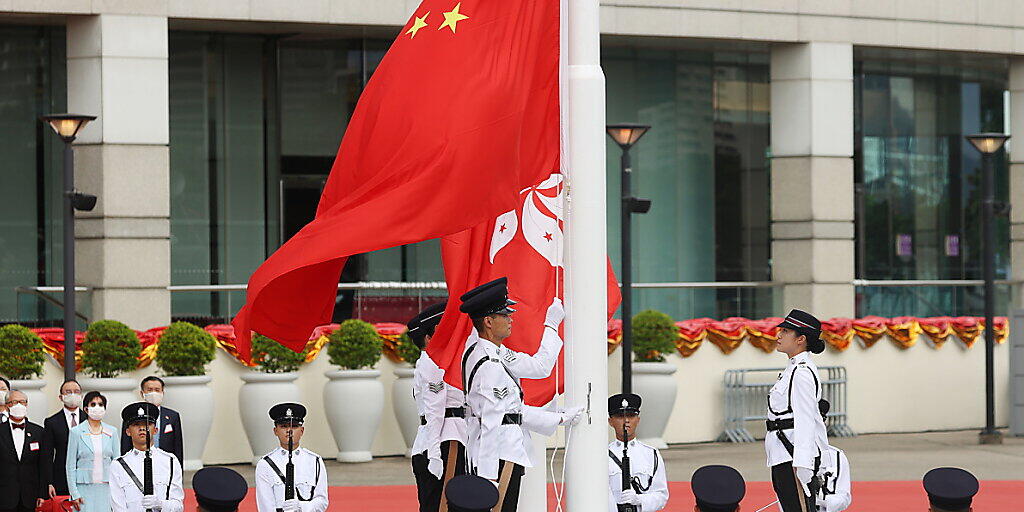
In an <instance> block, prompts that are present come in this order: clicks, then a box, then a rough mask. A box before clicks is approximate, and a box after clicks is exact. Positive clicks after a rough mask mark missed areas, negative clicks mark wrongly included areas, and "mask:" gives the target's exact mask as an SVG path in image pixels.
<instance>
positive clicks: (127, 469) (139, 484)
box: [117, 456, 174, 500]
mask: <svg viewBox="0 0 1024 512" xmlns="http://www.w3.org/2000/svg"><path fill="white" fill-rule="evenodd" d="M117 462H119V463H121V467H122V468H124V471H125V473H128V477H129V478H131V479H132V482H135V487H138V488H139V492H142V493H144V492H145V491H143V490H142V482H140V481H139V477H137V476H135V472H134V471H132V468H130V467H128V463H127V462H125V461H124V457H123V456H122V457H118V458H117ZM167 462H169V464H168V466H169V467H170V470H171V479H170V480H169V481H168V483H167V493H166V494H165V496H164V499H165V500H169V499H171V482H173V481H174V459H167Z"/></svg>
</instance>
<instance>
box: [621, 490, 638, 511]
mask: <svg viewBox="0 0 1024 512" xmlns="http://www.w3.org/2000/svg"><path fill="white" fill-rule="evenodd" d="M619 504H620V505H636V506H638V507H639V506H640V496H637V495H636V491H634V490H633V489H627V490H625V491H622V493H621V494H619Z"/></svg>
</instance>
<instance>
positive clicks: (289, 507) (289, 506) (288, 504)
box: [281, 499, 302, 512]
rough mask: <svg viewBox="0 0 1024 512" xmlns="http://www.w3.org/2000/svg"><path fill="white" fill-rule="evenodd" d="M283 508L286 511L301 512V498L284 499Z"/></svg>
mask: <svg viewBox="0 0 1024 512" xmlns="http://www.w3.org/2000/svg"><path fill="white" fill-rule="evenodd" d="M281 510H283V511H284V512H299V511H300V510H302V508H301V507H300V506H299V500H296V499H290V500H284V503H283V504H282V505H281Z"/></svg>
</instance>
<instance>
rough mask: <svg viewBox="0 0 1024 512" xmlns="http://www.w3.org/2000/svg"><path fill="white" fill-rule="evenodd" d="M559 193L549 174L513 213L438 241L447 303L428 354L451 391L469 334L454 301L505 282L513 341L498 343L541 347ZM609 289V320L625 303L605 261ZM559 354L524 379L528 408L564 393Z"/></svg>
mask: <svg viewBox="0 0 1024 512" xmlns="http://www.w3.org/2000/svg"><path fill="white" fill-rule="evenodd" d="M563 195H564V186H563V180H562V174H561V173H559V172H549V173H548V174H547V176H545V177H544V178H543V179H542V180H540V181H538V182H537V183H535V184H533V185H532V186H529V187H526V188H525V189H524V190H522V191H521V192H520V194H519V202H518V203H517V205H516V208H515V209H514V210H510V211H508V212H505V213H503V214H502V215H499V216H497V217H496V218H495V219H493V220H490V221H487V222H484V223H482V224H480V225H478V226H475V227H473V228H472V229H469V230H466V231H464V232H461V233H458V234H456V235H453V236H450V237H446V238H444V239H443V240H442V242H441V255H442V259H443V262H444V268H445V278H446V280H447V283H448V292H449V300H448V306H447V309H446V311H445V315H444V316H443V317H442V320H441V324H439V325H438V327H437V329H436V331H435V333H434V336H433V337H432V338H431V342H430V344H429V345H428V346H427V352H428V353H429V354H430V356H431V358H433V359H434V361H435V362H436V363H437V364H438V366H440V367H441V368H444V369H445V380H446V381H448V383H450V384H452V385H453V386H457V387H460V388H461V387H462V367H461V363H462V352H463V348H464V346H465V342H466V338H467V337H468V336H469V333H470V332H471V330H472V323H471V322H470V319H469V317H468V316H467V315H465V314H462V313H460V312H459V305H460V304H461V302H460V301H459V300H458V298H459V296H461V295H462V294H463V293H465V292H466V291H467V290H469V289H471V288H473V287H475V286H477V285H480V284H483V283H485V282H488V281H490V280H492V279H497V278H499V277H508V287H509V298H511V299H512V300H514V301H516V302H517V304H516V305H515V306H514V308H515V309H516V313H515V315H514V316H513V328H512V336H510V337H509V338H508V339H506V340H505V341H504V342H503V344H504V345H506V346H508V347H509V348H511V349H513V350H517V351H520V352H525V353H528V354H533V353H535V352H536V351H537V349H538V348H539V347H540V340H541V336H542V335H543V332H544V317H545V315H546V313H547V309H548V306H550V305H551V302H552V300H553V299H554V298H555V297H561V296H562V295H563V294H562V291H563V288H562V283H563V274H564V270H563V269H562V227H563V222H562V205H563ZM607 285H608V312H607V313H608V317H609V318H610V317H611V315H612V313H614V312H615V310H616V309H617V308H618V306H619V303H620V302H621V300H622V297H621V295H620V293H619V286H618V282H617V280H616V279H615V274H614V273H613V272H612V270H611V264H610V263H609V264H608V281H607ZM594 342H595V343H603V342H604V340H594ZM561 357H562V355H561V354H559V363H558V364H557V365H556V370H557V371H553V372H552V375H551V376H549V377H548V378H546V379H536V380H532V379H530V380H524V381H523V391H524V393H525V400H526V403H527V404H530V405H544V404H546V403H548V402H549V401H550V400H551V398H552V397H553V396H554V395H555V393H556V392H560V391H561V388H562V385H563V384H564V382H565V378H564V368H565V366H564V365H563V364H562V363H561Z"/></svg>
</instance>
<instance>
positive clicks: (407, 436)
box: [391, 367, 420, 457]
mask: <svg viewBox="0 0 1024 512" xmlns="http://www.w3.org/2000/svg"><path fill="white" fill-rule="evenodd" d="M414 371H415V370H414V369H413V368H405V367H402V368H395V377H397V379H395V382H393V383H392V384H391V405H392V408H393V409H394V411H395V419H396V420H398V428H399V429H400V430H401V431H402V439H403V440H405V447H406V450H405V456H406V457H412V443H413V442H414V441H416V431H417V430H419V427H420V416H419V414H417V413H416V399H415V398H413V396H412V376H413V372H414Z"/></svg>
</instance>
